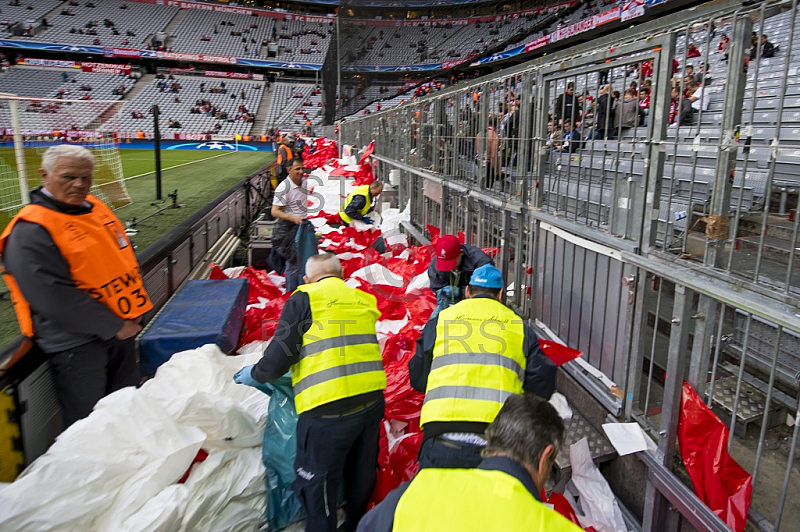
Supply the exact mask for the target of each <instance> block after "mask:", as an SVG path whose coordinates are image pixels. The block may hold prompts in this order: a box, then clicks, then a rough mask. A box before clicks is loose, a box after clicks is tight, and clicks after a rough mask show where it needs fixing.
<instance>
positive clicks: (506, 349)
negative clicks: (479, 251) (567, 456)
mask: <svg viewBox="0 0 800 532" xmlns="http://www.w3.org/2000/svg"><path fill="white" fill-rule="evenodd" d="M504 286H505V285H504V283H503V276H502V274H501V273H500V271H499V270H498V269H497V268H495V267H494V266H492V265H491V264H486V265H484V266H481V267H480V268H478V269H476V270H475V272H474V273H473V274H472V277H471V279H470V281H469V285H468V286H467V289H466V297H467V299H465V300H463V301H461V302H459V303H456V304H455V305H453V306H451V307H449V308H446V309H444V310H442V311H441V312H440V313H439V314H438V316H432V317H431V319H430V320H429V321H428V323H427V324H425V327H424V328H423V330H422V336H420V338H419V340H417V351H416V353H415V355H414V357H413V358H412V359H411V360H410V361H409V363H408V371H409V376H410V379H411V386H412V387H414V389H416V390H418V391H420V392H425V401H424V403H423V405H422V415H421V417H420V426H421V427H422V432H423V436H422V446H421V447H420V450H419V466H420V469H422V468H426V467H438V468H472V467H476V466H477V465H478V464H479V463H480V462H481V451H482V450H483V448H484V447H485V446H486V440H485V439H484V437H483V434H484V432H485V430H486V427H487V426H489V424H490V423H491V422H492V421H494V418H495V416H496V415H497V413H498V412H499V411H500V408H501V407H502V406H503V403H504V402H505V400H506V399H507V398H508V397H509V396H511V395H513V394H519V393H522V392H523V391H524V392H532V393H535V394H536V395H538V396H540V397H542V398H544V399H549V398H550V396H551V395H552V394H553V391H554V390H555V384H556V366H555V364H554V363H553V362H552V361H551V360H550V359H549V358H547V357H546V356H545V355H544V353H542V350H541V349H540V347H539V337H538V336H537V335H536V333H535V332H533V329H532V328H531V327H530V326H529V325H527V324H526V323H525V322H524V321H523V320H522V318H520V317H519V316H517V314H516V313H514V311H512V310H511V309H509V308H508V307H506V306H505V305H504V304H503V303H501V302H500V299H501V295H502V292H503V288H504Z"/></svg>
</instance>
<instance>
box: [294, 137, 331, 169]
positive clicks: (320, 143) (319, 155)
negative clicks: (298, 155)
mask: <svg viewBox="0 0 800 532" xmlns="http://www.w3.org/2000/svg"><path fill="white" fill-rule="evenodd" d="M315 144H316V149H315V150H314V153H311V146H309V145H306V147H305V148H303V153H302V158H303V166H305V167H306V168H307V169H311V170H316V169H317V168H321V167H322V166H324V165H326V164H339V163H338V159H339V148H338V147H337V146H336V141H335V140H328V139H327V138H325V137H323V138H319V139H316V141H315Z"/></svg>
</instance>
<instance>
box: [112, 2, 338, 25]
mask: <svg viewBox="0 0 800 532" xmlns="http://www.w3.org/2000/svg"><path fill="white" fill-rule="evenodd" d="M128 1H129V2H139V3H140V4H155V5H159V6H169V7H179V8H181V9H200V10H203V11H216V12H217V13H232V14H234V15H250V16H253V15H256V16H259V17H270V18H274V19H278V20H299V21H302V22H333V20H334V18H333V17H319V16H308V15H290V14H288V13H277V12H275V11H267V10H266V9H251V8H249V7H234V6H221V5H214V4H205V3H201V2H180V1H177V0H128Z"/></svg>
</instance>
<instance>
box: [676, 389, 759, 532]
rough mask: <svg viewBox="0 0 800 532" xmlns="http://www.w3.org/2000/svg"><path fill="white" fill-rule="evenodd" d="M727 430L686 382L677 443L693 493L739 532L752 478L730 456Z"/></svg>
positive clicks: (748, 501) (743, 520) (747, 504)
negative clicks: (692, 486) (690, 480)
mask: <svg viewBox="0 0 800 532" xmlns="http://www.w3.org/2000/svg"><path fill="white" fill-rule="evenodd" d="M728 437H729V431H728V427H726V426H725V424H724V423H722V421H720V419H719V418H718V417H717V416H716V415H715V414H714V412H712V411H711V409H710V408H708V407H707V406H706V405H705V404H704V403H703V401H702V400H701V399H700V397H699V396H698V395H697V393H696V392H695V391H694V390H693V389H692V387H691V386H690V385H689V383H688V382H685V381H684V383H683V392H682V395H681V415H680V419H679V422H678V443H679V445H680V451H681V458H682V459H683V464H684V465H685V466H686V471H687V472H688V473H689V478H691V479H692V484H693V485H694V491H695V493H696V494H697V496H698V497H700V499H702V500H703V502H705V503H706V505H708V507H709V508H711V510H712V511H713V512H714V513H715V514H717V515H718V516H719V517H720V518H721V519H722V520H723V521H725V523H726V524H727V525H728V526H729V527H731V529H733V530H734V531H736V532H742V531H743V530H744V527H745V524H746V523H747V512H748V510H749V508H750V498H751V496H752V494H753V477H752V476H750V475H749V474H748V473H747V471H745V470H744V469H743V468H742V466H740V465H739V464H738V463H737V462H736V460H734V459H733V458H732V457H731V456H730V455H729V454H728V451H727V449H728Z"/></svg>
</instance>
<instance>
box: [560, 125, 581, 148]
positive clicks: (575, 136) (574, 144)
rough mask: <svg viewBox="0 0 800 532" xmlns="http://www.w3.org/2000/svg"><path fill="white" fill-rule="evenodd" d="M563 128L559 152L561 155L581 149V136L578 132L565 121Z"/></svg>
mask: <svg viewBox="0 0 800 532" xmlns="http://www.w3.org/2000/svg"><path fill="white" fill-rule="evenodd" d="M563 126H564V136H563V137H562V139H561V149H560V150H559V151H561V152H562V153H575V152H576V151H578V150H580V149H581V145H582V144H583V143H582V142H581V136H580V133H578V130H577V129H576V128H575V127H574V126H573V125H572V124H571V123H570V121H569V120H565V121H564V123H563Z"/></svg>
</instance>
